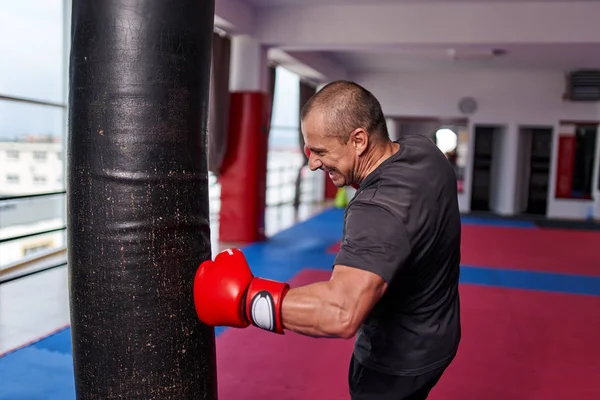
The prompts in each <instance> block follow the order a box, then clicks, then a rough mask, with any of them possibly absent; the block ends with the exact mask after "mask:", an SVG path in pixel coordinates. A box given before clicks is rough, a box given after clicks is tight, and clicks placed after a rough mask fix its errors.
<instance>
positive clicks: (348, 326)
mask: <svg viewBox="0 0 600 400" xmlns="http://www.w3.org/2000/svg"><path fill="white" fill-rule="evenodd" d="M359 327H360V322H359V321H358V320H357V319H356V318H354V317H353V315H351V313H349V312H342V313H340V318H339V319H338V321H337V323H336V326H335V332H334V335H335V336H337V337H339V338H341V339H352V338H353V337H354V336H355V335H356V332H358V328H359Z"/></svg>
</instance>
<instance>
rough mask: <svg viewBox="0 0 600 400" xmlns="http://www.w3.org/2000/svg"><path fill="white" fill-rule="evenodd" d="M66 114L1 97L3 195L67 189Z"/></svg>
mask: <svg viewBox="0 0 600 400" xmlns="http://www.w3.org/2000/svg"><path fill="white" fill-rule="evenodd" d="M63 114H64V109H63V108H61V107H52V106H42V105H37V104H31V103H22V102H15V101H3V100H0V196H17V195H19V196H20V195H25V194H33V193H45V192H54V191H61V190H64V188H65V185H64V179H63V176H64V162H63V156H62V154H63V151H64V150H63V147H64V146H63V139H62V138H63V130H64V126H63V118H64V117H63Z"/></svg>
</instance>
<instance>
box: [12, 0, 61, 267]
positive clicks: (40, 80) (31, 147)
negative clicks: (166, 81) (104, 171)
mask: <svg viewBox="0 0 600 400" xmlns="http://www.w3.org/2000/svg"><path fill="white" fill-rule="evenodd" d="M65 6H66V7H70V2H66V1H64V0H20V1H2V2H0V26H1V27H2V28H3V31H4V32H10V34H7V35H0V49H2V56H0V77H10V79H0V96H2V97H1V98H2V99H1V100H0V157H2V158H4V157H3V155H4V154H6V161H7V162H0V274H1V273H2V269H3V268H5V267H6V266H7V265H10V264H14V263H18V262H20V261H21V260H22V259H23V257H28V258H30V257H32V256H34V257H35V255H39V254H41V253H43V252H47V251H49V250H55V249H57V248H59V247H62V246H64V245H65V240H64V239H65V229H64V227H65V222H66V221H65V208H66V204H65V195H64V190H65V184H64V182H63V180H62V179H55V177H57V176H58V177H62V176H64V170H65V168H64V160H62V158H63V157H62V153H63V152H64V143H65V140H64V139H65V130H66V93H67V91H66V90H65V89H66V79H65V78H66V77H67V73H66V72H67V67H68V62H67V61H68V60H67V52H66V49H68V43H69V40H68V39H69V37H68V36H69V29H68V28H69V23H70V20H69V11H70V10H65V9H64V8H63V7H65ZM15 38H18V40H15ZM54 154H57V156H54ZM32 195H35V196H36V197H31V196H32Z"/></svg>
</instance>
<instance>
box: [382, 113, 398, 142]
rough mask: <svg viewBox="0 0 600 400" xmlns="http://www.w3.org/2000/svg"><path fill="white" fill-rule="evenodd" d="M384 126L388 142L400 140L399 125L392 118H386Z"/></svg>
mask: <svg viewBox="0 0 600 400" xmlns="http://www.w3.org/2000/svg"><path fill="white" fill-rule="evenodd" d="M385 124H386V126H387V130H388V135H389V136H390V140H398V139H399V138H400V126H399V125H400V124H399V123H398V121H397V120H395V119H394V118H386V119H385Z"/></svg>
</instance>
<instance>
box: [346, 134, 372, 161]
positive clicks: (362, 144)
mask: <svg viewBox="0 0 600 400" xmlns="http://www.w3.org/2000/svg"><path fill="white" fill-rule="evenodd" d="M350 137H351V140H352V144H353V145H354V149H355V150H356V153H357V154H358V155H359V156H362V155H363V153H364V152H365V151H367V147H369V134H368V133H367V131H365V130H364V129H362V128H358V129H355V130H354V132H352V135H351V136H350Z"/></svg>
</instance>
